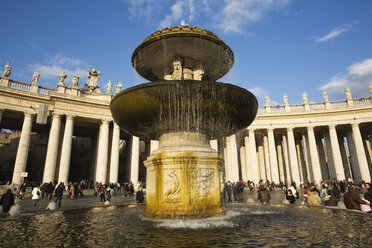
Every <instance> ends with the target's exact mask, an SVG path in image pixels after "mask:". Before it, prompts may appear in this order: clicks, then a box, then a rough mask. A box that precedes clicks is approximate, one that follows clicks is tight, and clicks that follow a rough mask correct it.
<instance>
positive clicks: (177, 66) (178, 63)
mask: <svg viewBox="0 0 372 248" xmlns="http://www.w3.org/2000/svg"><path fill="white" fill-rule="evenodd" d="M182 74H183V71H182V59H181V58H176V59H175V60H174V61H173V73H172V74H171V75H165V76H164V79H165V80H181V79H182Z"/></svg>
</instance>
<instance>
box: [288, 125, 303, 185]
mask: <svg viewBox="0 0 372 248" xmlns="http://www.w3.org/2000/svg"><path fill="white" fill-rule="evenodd" d="M287 137H288V153H289V162H290V166H291V172H292V173H291V175H292V180H293V182H295V183H296V184H297V185H298V186H299V185H300V174H299V171H298V162H297V155H296V154H297V153H296V145H295V140H294V135H293V129H291V128H288V129H287Z"/></svg>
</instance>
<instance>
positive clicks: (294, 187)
mask: <svg viewBox="0 0 372 248" xmlns="http://www.w3.org/2000/svg"><path fill="white" fill-rule="evenodd" d="M288 189H290V190H291V191H292V194H293V195H294V196H295V197H296V199H298V198H300V194H299V193H298V191H297V188H296V183H295V182H292V184H291V187H289V188H288Z"/></svg>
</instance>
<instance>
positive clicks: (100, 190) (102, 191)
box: [98, 183, 106, 205]
mask: <svg viewBox="0 0 372 248" xmlns="http://www.w3.org/2000/svg"><path fill="white" fill-rule="evenodd" d="M98 195H99V198H100V204H101V205H102V204H104V203H105V201H106V199H105V189H104V186H103V185H102V183H100V184H99V187H98Z"/></svg>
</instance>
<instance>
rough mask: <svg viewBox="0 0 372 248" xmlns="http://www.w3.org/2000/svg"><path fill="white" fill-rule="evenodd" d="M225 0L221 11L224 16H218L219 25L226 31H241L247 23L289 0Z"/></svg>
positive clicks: (260, 17) (258, 18) (256, 19)
mask: <svg viewBox="0 0 372 248" xmlns="http://www.w3.org/2000/svg"><path fill="white" fill-rule="evenodd" d="M224 2H225V6H224V8H223V9H222V11H221V13H220V14H222V16H220V17H217V18H219V27H220V28H221V29H222V30H223V31H224V32H225V33H229V32H235V33H241V32H243V27H244V26H245V25H247V24H249V23H253V22H257V21H259V20H261V19H263V18H264V17H265V15H266V14H267V13H268V12H270V11H273V10H276V9H279V8H280V7H283V6H285V5H287V4H288V3H289V0H225V1H224ZM218 15H219V14H218ZM218 15H217V16H218Z"/></svg>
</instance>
